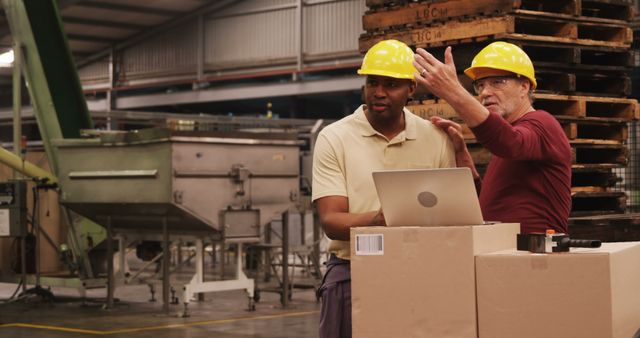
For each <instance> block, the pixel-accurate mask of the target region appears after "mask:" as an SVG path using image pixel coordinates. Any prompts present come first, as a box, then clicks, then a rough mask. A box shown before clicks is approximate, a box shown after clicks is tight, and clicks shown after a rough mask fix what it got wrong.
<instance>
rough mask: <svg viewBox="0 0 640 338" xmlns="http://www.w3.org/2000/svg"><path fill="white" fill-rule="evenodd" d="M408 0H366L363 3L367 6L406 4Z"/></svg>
mask: <svg viewBox="0 0 640 338" xmlns="http://www.w3.org/2000/svg"><path fill="white" fill-rule="evenodd" d="M409 2H410V0H366V1H365V5H367V7H369V8H380V7H392V6H406V5H407V3H409Z"/></svg>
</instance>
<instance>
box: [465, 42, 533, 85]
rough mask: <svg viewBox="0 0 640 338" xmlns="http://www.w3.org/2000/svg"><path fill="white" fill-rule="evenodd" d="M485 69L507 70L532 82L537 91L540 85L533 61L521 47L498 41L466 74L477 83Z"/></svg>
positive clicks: (483, 51) (486, 50)
mask: <svg viewBox="0 0 640 338" xmlns="http://www.w3.org/2000/svg"><path fill="white" fill-rule="evenodd" d="M483 68H490V69H500V70H506V71H509V72H512V73H515V74H518V75H522V76H524V77H526V78H527V79H529V80H530V81H531V86H532V89H536V87H537V85H538V83H537V82H536V76H535V71H534V70H533V63H532V62H531V59H529V56H528V55H527V53H525V52H524V51H523V50H522V49H520V47H518V46H516V45H514V44H511V43H507V42H502V41H497V42H494V43H492V44H490V45H488V46H486V47H484V48H483V49H482V50H481V51H480V53H478V54H477V55H476V57H474V58H473V61H471V67H469V68H467V69H466V70H465V71H464V73H465V74H467V76H468V77H470V78H471V79H472V80H474V81H475V80H476V79H477V78H478V76H481V74H480V73H482V69H483Z"/></svg>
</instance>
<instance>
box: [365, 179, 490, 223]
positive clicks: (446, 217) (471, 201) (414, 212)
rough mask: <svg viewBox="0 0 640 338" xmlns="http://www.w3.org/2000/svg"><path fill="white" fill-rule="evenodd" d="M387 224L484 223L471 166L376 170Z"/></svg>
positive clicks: (375, 180)
mask: <svg viewBox="0 0 640 338" xmlns="http://www.w3.org/2000/svg"><path fill="white" fill-rule="evenodd" d="M373 180H374V182H375V185H376V190H377V192H378V198H379V199H380V204H381V205H382V211H383V213H384V217H385V220H386V222H387V225H388V226H449V225H478V224H483V219H482V212H481V211H480V203H479V202H478V195H477V193H476V188H475V185H474V183H473V177H472V176H471V170H469V168H445V169H407V170H383V171H374V172H373Z"/></svg>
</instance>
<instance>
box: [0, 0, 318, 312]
mask: <svg viewBox="0 0 640 338" xmlns="http://www.w3.org/2000/svg"><path fill="white" fill-rule="evenodd" d="M2 4H3V7H4V10H5V13H6V15H7V19H8V21H9V25H10V28H11V30H12V36H13V38H14V42H15V48H14V50H15V53H16V64H15V67H21V65H20V64H21V63H22V61H24V66H23V70H24V75H25V77H26V82H27V84H28V86H27V88H28V89H29V94H30V97H31V100H32V105H33V108H34V113H35V116H36V120H37V123H38V128H39V131H40V135H41V136H42V142H43V146H44V148H45V150H46V153H47V157H48V159H49V164H50V167H51V169H52V171H53V175H51V176H50V180H51V181H54V180H57V186H58V189H59V191H60V202H61V204H62V205H63V206H64V208H65V215H66V219H67V220H68V226H69V234H70V240H69V242H70V244H71V248H70V249H71V251H69V248H67V246H66V245H65V246H60V248H59V252H60V254H61V257H66V259H67V260H74V262H73V266H74V268H77V271H76V272H77V278H78V279H79V280H80V285H82V286H83V287H84V286H86V285H89V284H91V283H89V281H94V282H93V284H91V285H95V283H98V285H99V284H100V283H103V286H105V287H107V304H106V305H107V307H111V306H113V299H114V298H113V295H114V288H115V287H116V286H117V285H123V284H128V283H132V282H134V279H135V277H138V276H139V275H138V274H135V275H133V276H132V275H130V274H129V273H128V272H127V271H126V262H125V254H126V250H127V248H128V247H129V246H130V245H132V244H135V243H141V242H142V243H149V242H158V241H159V242H161V243H162V245H161V248H162V249H161V253H160V254H157V255H155V257H154V258H153V260H152V261H159V260H160V259H161V260H162V264H161V267H162V273H161V278H153V280H149V279H146V280H143V281H142V282H144V283H147V284H149V285H150V286H152V288H153V285H155V284H157V283H160V282H161V283H162V296H163V302H164V303H163V305H164V310H165V311H168V305H169V292H170V290H171V289H172V288H173V289H174V290H177V291H178V293H180V294H181V297H180V298H181V299H182V303H183V304H184V305H185V308H184V311H183V313H182V314H183V315H188V312H187V304H188V303H189V301H190V299H191V298H192V297H193V296H194V295H195V294H199V293H203V292H210V291H223V290H234V289H243V290H246V292H247V296H248V299H249V308H250V309H253V308H254V304H253V301H254V287H255V284H254V281H253V280H252V279H249V278H247V276H246V275H245V274H244V273H243V270H242V250H243V248H242V245H243V243H250V242H257V241H260V240H261V237H262V230H263V229H264V226H265V225H266V224H268V223H269V222H270V221H271V220H272V219H273V218H274V217H275V218H279V217H280V216H281V214H283V213H286V212H287V211H288V210H289V209H291V208H293V207H295V206H299V205H300V204H301V202H300V196H299V192H300V182H301V172H300V171H301V169H300V168H304V167H310V158H311V157H310V155H309V153H306V156H301V148H305V147H306V149H309V148H312V145H311V143H312V142H313V137H311V138H310V139H309V142H304V141H300V139H299V136H300V135H299V130H300V129H296V128H287V129H283V130H279V129H264V130H260V129H243V128H233V129H224V130H217V129H215V128H205V127H204V126H205V125H204V124H203V125H200V127H195V124H192V125H191V126H190V127H188V128H184V126H181V125H180V124H178V125H168V127H169V128H165V129H149V130H139V131H95V130H93V125H92V122H91V118H90V116H89V112H88V110H87V107H86V102H85V101H84V96H83V93H82V91H81V86H80V83H79V80H78V77H77V73H76V72H75V67H74V65H73V60H71V56H70V52H69V48H68V45H67V42H66V38H65V36H64V33H63V31H62V29H61V23H60V19H59V14H58V11H57V8H56V2H55V0H45V1H25V0H2ZM19 75H20V72H16V73H14V83H15V82H18V83H19V82H20V76H19ZM15 87H18V88H19V85H17V86H14V88H15ZM18 95H19V94H18ZM16 104H17V105H18V106H17V107H16ZM14 109H15V111H16V115H17V118H16V120H17V121H20V119H19V111H20V109H19V100H14ZM178 121H179V120H178ZM214 124H215V123H214ZM306 127H308V128H307V129H308V130H309V131H310V133H311V134H314V133H316V132H317V131H318V130H319V127H320V124H319V123H314V124H312V125H311V126H306ZM16 133H19V130H18V131H16ZM15 139H16V138H15V137H14V147H15V145H16V143H15ZM3 161H4V160H3ZM23 163H24V161H23ZM14 168H15V167H14ZM307 204H308V203H307ZM2 215H3V214H2V213H1V209H0V217H1V216H2ZM2 224H3V223H2ZM10 224H11V223H10ZM98 224H99V225H98ZM96 228H101V229H102V228H104V230H105V231H98V232H96V230H95V229H96ZM9 229H10V231H12V233H13V231H15V230H14V228H12V227H10V228H9ZM284 231H286V229H283V232H284ZM91 232H92V233H93V234H94V235H93V236H90V235H88V233H91ZM95 234H99V235H98V236H96V235H95ZM116 238H117V239H118V248H117V250H116V247H115V241H114V239H116ZM103 239H104V242H103ZM171 241H190V242H193V243H195V246H196V254H195V255H196V272H195V274H194V275H193V277H192V278H191V280H190V281H189V282H186V283H185V282H182V281H177V280H171V276H170V269H169V265H170V264H169V258H170V245H171ZM218 242H221V243H235V250H236V251H235V258H236V277H235V279H231V280H221V281H211V282H205V281H204V276H203V265H204V263H203V262H204V257H203V252H204V250H203V248H204V246H205V245H206V244H207V243H218ZM99 247H100V248H104V247H106V255H103V258H104V260H105V261H106V265H107V267H106V275H107V280H106V283H105V281H104V280H103V279H100V278H99V277H101V275H104V273H102V271H101V269H100V268H99V264H95V262H94V261H95V259H92V257H91V251H92V250H94V251H95V250H96V248H99ZM143 247H144V246H143ZM283 248H284V245H283ZM283 250H284V249H283ZM151 251H153V250H151ZM69 252H72V254H69ZM116 252H117V254H116ZM285 254H286V250H285V252H283V255H285ZM116 255H117V258H116ZM285 257H286V255H285ZM114 261H115V262H116V263H118V266H117V267H116V266H114ZM283 262H284V263H283V271H287V263H286V262H287V259H284V260H283ZM283 275H284V276H283V277H286V276H287V273H283ZM96 281H97V282H96ZM23 282H26V281H24V280H23ZM172 284H178V285H177V286H176V287H173V286H172ZM60 285H69V284H68V283H67V282H61V283H60ZM284 288H285V289H286V288H288V286H287V284H286V278H285V286H284ZM83 290H84V289H83ZM285 298H286V297H285Z"/></svg>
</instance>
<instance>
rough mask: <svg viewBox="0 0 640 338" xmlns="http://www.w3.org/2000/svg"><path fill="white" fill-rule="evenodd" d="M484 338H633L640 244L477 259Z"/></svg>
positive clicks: (638, 318)
mask: <svg viewBox="0 0 640 338" xmlns="http://www.w3.org/2000/svg"><path fill="white" fill-rule="evenodd" d="M476 272H477V285H478V328H479V337H480V338H500V337H509V338H512V337H519V338H527V337H532V338H533V337H535V338H538V337H545V338H553V337H563V338H566V337H581V338H586V337H593V338H608V337H625V338H630V337H633V336H634V334H635V333H636V331H637V330H638V329H639V328H640V244H639V243H638V242H626V243H603V244H602V247H601V248H599V249H582V248H580V249H579V248H572V249H571V252H570V253H554V254H532V253H529V252H523V251H515V250H507V251H502V252H496V253H489V254H483V255H479V256H477V257H476Z"/></svg>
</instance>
